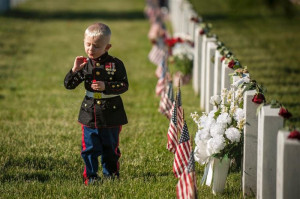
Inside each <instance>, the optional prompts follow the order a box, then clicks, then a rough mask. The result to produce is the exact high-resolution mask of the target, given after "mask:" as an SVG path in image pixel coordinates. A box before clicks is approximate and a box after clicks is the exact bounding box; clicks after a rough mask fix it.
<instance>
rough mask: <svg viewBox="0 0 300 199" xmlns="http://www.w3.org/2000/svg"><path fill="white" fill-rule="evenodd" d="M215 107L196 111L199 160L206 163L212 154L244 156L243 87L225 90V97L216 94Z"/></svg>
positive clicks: (196, 138) (213, 99) (196, 141)
mask: <svg viewBox="0 0 300 199" xmlns="http://www.w3.org/2000/svg"><path fill="white" fill-rule="evenodd" d="M210 103H211V104H213V105H214V109H213V110H212V111H211V112H209V113H203V114H202V116H199V115H198V113H196V112H195V113H192V114H191V117H192V118H193V120H194V122H195V123H196V124H197V126H198V131H197V133H196V136H195V144H196V146H195V152H194V155H195V160H196V161H197V162H199V163H200V164H202V165H203V164H206V163H208V162H209V160H210V159H211V158H212V157H215V158H219V159H222V158H224V157H227V158H230V159H234V158H236V157H238V156H240V155H241V147H242V140H243V136H242V134H243V128H244V125H245V113H244V110H243V109H242V107H243V89H242V88H238V89H237V90H236V91H235V90H234V89H233V88H232V89H231V90H227V89H224V90H222V94H221V96H219V95H216V96H212V97H211V100H210Z"/></svg>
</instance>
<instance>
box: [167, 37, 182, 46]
mask: <svg viewBox="0 0 300 199" xmlns="http://www.w3.org/2000/svg"><path fill="white" fill-rule="evenodd" d="M182 42H183V41H182V39H181V38H180V37H178V38H171V39H165V44H166V45H167V46H169V47H171V48H172V47H173V46H174V45H175V44H176V43H182Z"/></svg>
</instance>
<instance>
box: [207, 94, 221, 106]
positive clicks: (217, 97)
mask: <svg viewBox="0 0 300 199" xmlns="http://www.w3.org/2000/svg"><path fill="white" fill-rule="evenodd" d="M209 103H210V104H212V105H214V106H216V105H217V106H218V105H220V103H221V96H220V95H214V96H212V97H211V98H210V101H209Z"/></svg>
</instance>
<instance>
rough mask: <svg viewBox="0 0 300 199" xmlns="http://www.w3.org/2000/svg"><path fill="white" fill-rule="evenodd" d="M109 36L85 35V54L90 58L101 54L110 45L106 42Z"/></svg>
mask: <svg viewBox="0 0 300 199" xmlns="http://www.w3.org/2000/svg"><path fill="white" fill-rule="evenodd" d="M108 41H109V38H107V37H105V36H102V37H100V36H96V37H92V36H85V38H84V50H85V53H86V54H87V56H88V57H89V58H91V59H95V58H98V57H100V56H101V55H103V54H104V53H105V52H107V51H108V49H109V48H110V47H111V45H110V44H109V43H108Z"/></svg>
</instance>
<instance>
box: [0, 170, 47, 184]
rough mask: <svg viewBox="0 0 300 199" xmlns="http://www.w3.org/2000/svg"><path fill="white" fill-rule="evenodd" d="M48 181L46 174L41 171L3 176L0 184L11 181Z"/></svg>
mask: <svg viewBox="0 0 300 199" xmlns="http://www.w3.org/2000/svg"><path fill="white" fill-rule="evenodd" d="M48 180H50V176H49V174H47V173H44V172H41V171H35V172H27V173H25V172H22V173H20V172H18V173H15V174H4V175H3V176H2V178H1V182H2V183H4V182H11V181H39V182H46V181H48Z"/></svg>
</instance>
